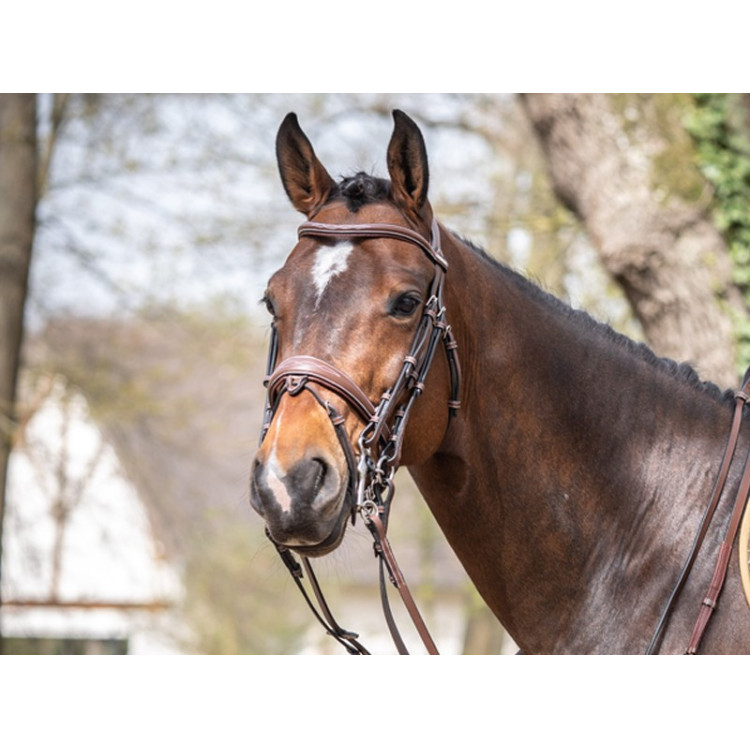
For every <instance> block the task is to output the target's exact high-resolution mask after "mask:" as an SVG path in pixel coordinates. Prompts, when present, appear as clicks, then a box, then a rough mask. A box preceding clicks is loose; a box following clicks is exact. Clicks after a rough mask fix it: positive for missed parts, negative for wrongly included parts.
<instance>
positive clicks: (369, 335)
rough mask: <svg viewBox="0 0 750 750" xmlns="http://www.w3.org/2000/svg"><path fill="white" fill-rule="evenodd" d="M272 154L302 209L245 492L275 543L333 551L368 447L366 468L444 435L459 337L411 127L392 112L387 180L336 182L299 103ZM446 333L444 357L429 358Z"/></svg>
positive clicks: (272, 308) (280, 291)
mask: <svg viewBox="0 0 750 750" xmlns="http://www.w3.org/2000/svg"><path fill="white" fill-rule="evenodd" d="M276 154H277V161H278V167H279V172H280V175H281V181H282V184H283V186H284V189H285V191H286V193H287V195H288V197H289V199H290V201H291V203H292V205H293V206H294V207H295V208H296V209H297V210H298V211H300V212H301V213H303V214H304V215H305V216H306V218H307V221H306V222H305V223H304V224H303V225H302V226H301V227H300V231H299V241H298V243H297V245H296V246H295V247H294V249H293V250H292V252H291V254H290V255H289V257H288V258H287V260H286V262H285V263H284V265H283V266H282V267H281V269H280V270H278V271H277V272H276V273H275V274H274V275H273V276H272V277H271V279H270V281H269V282H268V286H267V291H266V294H265V297H264V299H265V302H266V305H267V307H268V310H269V312H270V314H271V315H272V317H273V323H272V331H273V334H272V335H273V340H272V346H271V354H270V357H269V368H268V369H269V372H268V376H269V377H268V381H267V388H268V400H267V408H266V421H265V424H264V428H263V435H262V440H261V445H260V449H259V451H258V453H257V456H256V458H255V462H254V466H253V469H252V475H251V504H252V506H253V508H254V509H255V510H256V511H257V512H258V513H259V514H260V515H261V516H262V517H263V519H264V521H265V523H266V527H267V530H268V532H269V534H270V536H271V538H272V539H273V540H274V541H275V542H276V543H277V544H278V545H283V546H284V547H288V548H290V549H293V550H295V551H297V552H300V553H302V554H304V555H305V556H316V555H322V554H326V553H328V552H330V551H331V550H333V549H335V548H336V547H337V546H338V545H339V544H340V543H341V540H342V538H343V536H344V532H345V529H346V521H347V519H348V518H349V517H351V518H352V520H353V519H354V511H355V510H356V509H357V508H358V504H359V503H361V493H360V500H359V501H358V499H357V495H358V481H359V479H360V478H361V476H360V475H361V474H362V472H363V471H364V469H363V468H362V467H363V465H364V461H363V458H364V457H363V452H365V451H366V452H367V460H368V462H369V466H370V467H371V468H374V469H375V470H376V471H377V467H378V466H380V468H381V471H382V469H383V467H384V466H385V467H386V468H387V469H388V470H390V471H393V470H395V466H397V465H398V464H399V463H404V464H410V463H420V462H423V461H425V460H426V459H427V458H429V457H430V456H431V455H432V454H433V453H435V451H436V450H437V448H438V447H439V445H440V443H441V441H442V438H443V436H444V434H445V431H446V427H447V424H448V420H449V409H446V406H445V403H446V401H449V403H450V405H451V408H457V405H458V404H457V401H456V398H457V396H456V394H455V393H454V394H453V399H452V400H451V388H453V391H454V392H455V391H456V390H457V384H456V383H455V382H454V381H456V380H457V376H456V374H455V371H456V362H455V359H454V358H453V357H452V356H451V354H452V351H453V349H454V348H455V344H454V343H452V337H451V336H450V334H449V330H450V329H449V327H448V326H447V325H446V324H445V321H444V313H445V311H444V308H442V297H441V295H442V279H443V274H444V270H445V268H446V266H447V264H446V262H445V259H444V258H443V257H442V255H441V253H440V251H439V249H436V244H437V245H438V246H439V230H438V229H437V224H436V223H435V222H434V221H433V214H432V208H431V206H430V203H429V201H428V198H427V190H428V166H427V155H426V149H425V143H424V139H423V137H422V134H421V132H420V130H419V128H418V127H417V125H416V124H415V123H414V122H413V121H412V120H411V119H410V118H409V117H407V116H406V115H405V114H403V113H402V112H399V111H396V112H394V130H393V134H392V136H391V140H390V143H389V146H388V152H387V164H388V172H389V176H390V180H385V179H379V178H375V177H372V176H370V175H367V174H364V173H359V174H357V175H355V176H353V177H350V178H346V179H343V180H342V181H340V182H338V183H337V182H336V181H334V180H333V179H332V178H331V176H330V175H329V173H328V171H327V170H326V168H325V167H324V166H323V164H322V163H321V162H320V161H319V159H318V158H317V156H316V154H315V152H314V150H313V147H312V145H311V143H310V141H309V140H308V138H307V136H306V135H305V134H304V133H303V131H302V130H301V128H300V126H299V123H298V121H297V117H296V116H295V115H294V114H293V113H290V114H289V115H287V117H286V118H285V119H284V121H283V123H282V124H281V127H280V128H279V131H278V135H277V140H276ZM441 339H442V340H443V342H444V343H446V352H448V356H443V357H436V358H435V360H434V365H433V366H432V367H430V363H431V362H432V354H434V350H435V348H436V347H435V342H436V341H439V340H441ZM428 350H431V351H428ZM428 370H429V378H428V379H427V381H426V382H425V377H426V375H427V371H428ZM417 396H419V398H417ZM412 404H413V406H414V408H413V409H411V405H412ZM407 417H408V428H407V427H406V419H407ZM381 459H382V460H381Z"/></svg>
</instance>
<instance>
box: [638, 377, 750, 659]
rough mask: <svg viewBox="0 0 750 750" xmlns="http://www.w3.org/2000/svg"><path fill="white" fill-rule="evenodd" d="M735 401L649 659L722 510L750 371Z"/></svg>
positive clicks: (748, 391) (748, 393) (749, 385)
mask: <svg viewBox="0 0 750 750" xmlns="http://www.w3.org/2000/svg"><path fill="white" fill-rule="evenodd" d="M734 398H735V407H734V416H733V417H732V427H731V429H730V431H729V437H728V439H727V444H726V447H725V448H724V456H723V458H722V461H721V466H720V468H719V473H718V475H717V477H716V481H715V482H714V487H713V490H712V492H711V498H710V500H709V502H708V506H707V507H706V510H705V512H704V513H703V518H702V519H701V523H700V526H699V527H698V532H697V533H696V535H695V539H694V540H693V545H692V547H691V549H690V553H689V554H688V558H687V560H686V562H685V565H684V566H683V568H682V571H681V573H680V576H679V578H678V579H677V583H676V584H675V586H674V588H673V589H672V593H671V594H670V597H669V599H668V600H667V604H666V606H665V607H664V611H663V612H662V615H661V618H660V620H659V624H658V625H657V626H656V630H655V632H654V635H653V637H652V638H651V642H650V643H649V646H648V648H647V649H646V654H647V655H650V654H654V653H655V652H656V648H657V647H658V645H659V642H660V640H661V637H662V635H663V632H664V629H665V627H666V624H667V620H668V619H669V615H670V614H671V612H672V610H673V609H674V606H675V604H676V602H677V597H678V596H679V595H680V592H681V591H682V589H683V588H684V586H685V583H686V582H687V579H688V576H689V575H690V571H691V570H692V569H693V564H694V563H695V560H696V558H697V557H698V552H699V551H700V548H701V546H702V544H703V540H704V539H705V538H706V534H707V533H708V529H709V526H710V525H711V521H712V520H713V517H714V513H715V511H716V507H717V506H718V504H719V500H720V499H721V495H722V493H723V492H724V487H725V485H726V481H727V476H728V474H729V468H730V466H731V465H732V460H733V458H734V454H735V451H736V449H737V441H738V440H739V436H740V428H741V427H742V413H743V410H744V407H745V404H746V403H747V402H748V399H750V369H748V371H747V372H746V373H745V377H744V378H743V381H742V384H741V386H740V389H739V390H738V391H737V392H736V393H735V396H734Z"/></svg>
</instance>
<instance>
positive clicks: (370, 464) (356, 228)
mask: <svg viewBox="0 0 750 750" xmlns="http://www.w3.org/2000/svg"><path fill="white" fill-rule="evenodd" d="M297 233H298V236H299V237H300V238H302V237H307V236H310V237H323V238H336V239H339V238H340V239H374V238H390V239H395V240H400V241H403V242H407V243H409V244H411V245H414V246H416V247H418V248H419V249H420V250H422V252H424V253H425V255H426V256H427V257H428V258H429V259H430V260H431V261H432V262H433V264H434V269H435V272H434V276H433V279H432V282H431V284H430V288H429V291H428V294H427V301H426V302H425V304H424V307H423V311H422V317H421V320H420V322H419V324H418V326H417V331H416V334H415V336H414V339H413V342H412V345H411V348H410V350H409V352H408V354H407V355H406V356H405V357H404V359H403V362H402V366H401V370H400V372H399V375H398V377H397V378H396V381H395V383H394V384H393V386H392V387H391V388H389V389H388V390H387V391H386V392H385V393H384V394H383V395H382V396H381V398H380V401H379V402H378V403H377V404H374V403H372V401H371V400H370V399H369V397H368V396H367V395H366V394H365V393H364V391H363V390H362V389H361V388H360V387H359V386H358V385H357V383H355V382H354V380H353V379H352V378H351V377H350V376H349V375H347V374H346V373H345V372H343V371H342V370H340V369H338V368H337V367H335V366H334V365H332V364H330V363H328V362H325V361H323V360H321V359H318V358H317V357H312V356H306V355H296V356H291V357H288V358H287V359H285V360H284V361H283V362H281V363H279V364H277V362H276V359H277V355H278V334H277V331H276V328H275V326H272V329H271V342H270V345H269V351H268V362H267V366H266V379H265V381H264V385H265V386H266V408H265V415H264V420H263V427H262V430H261V436H260V441H261V443H262V442H263V439H264V438H265V435H266V433H267V432H268V429H269V427H270V426H271V421H272V420H273V417H274V414H275V413H276V410H277V409H278V406H279V403H280V401H281V398H282V397H283V396H285V395H288V396H290V397H292V398H293V397H295V396H297V395H299V394H300V393H301V392H302V391H303V390H304V391H307V392H308V393H310V394H312V396H313V397H314V398H315V400H316V401H317V402H318V404H319V405H320V406H321V407H322V408H323V409H324V410H325V412H326V413H327V414H328V417H329V419H330V420H331V423H332V425H333V428H334V431H335V433H336V436H337V438H338V440H339V443H340V444H341V448H342V450H343V453H344V456H345V458H346V462H347V467H348V472H349V483H348V486H347V490H346V501H345V502H346V503H347V504H348V505H349V508H350V512H351V522H352V524H354V522H355V520H356V517H357V514H359V515H360V516H361V518H362V520H363V522H364V524H365V526H366V527H367V528H368V530H369V531H370V533H371V534H372V537H373V547H374V551H375V556H376V557H377V558H378V561H379V570H380V594H381V602H382V607H383V613H384V616H385V619H386V623H387V625H388V629H389V631H390V633H391V637H392V638H393V641H394V643H395V645H396V648H397V650H398V652H399V653H400V654H408V651H407V649H406V646H405V644H404V641H403V639H402V638H401V635H400V634H399V632H398V628H397V626H396V623H395V620H394V618H393V614H392V612H391V609H390V605H389V603H388V593H387V585H386V574H387V576H388V578H389V580H390V582H391V583H392V584H393V585H394V586H395V587H396V589H397V590H398V592H399V594H400V596H401V598H402V600H403V602H404V605H405V606H406V609H407V612H408V613H409V616H410V617H411V619H412V622H413V623H414V626H415V627H416V630H417V632H418V634H419V636H420V638H421V640H422V642H423V643H424V645H425V647H426V649H427V651H428V653H430V654H437V653H438V650H437V647H436V646H435V643H434V641H433V639H432V637H431V635H430V633H429V631H428V630H427V627H426V625H425V623H424V620H423V619H422V616H421V614H420V613H419V610H418V609H417V606H416V603H415V601H414V598H413V597H412V595H411V592H410V591H409V587H408V585H407V583H406V580H405V578H404V576H403V573H402V572H401V569H400V568H399V565H398V563H397V561H396V558H395V555H394V554H393V549H392V547H391V545H390V543H389V541H388V538H387V529H388V517H389V514H390V508H391V503H392V500H393V496H394V484H393V478H394V475H395V473H396V469H397V468H398V466H399V464H400V460H401V452H402V448H403V440H404V433H405V429H406V425H407V422H408V419H409V415H410V413H411V410H412V408H413V406H414V403H415V402H416V400H417V398H418V397H419V396H420V395H421V393H422V392H423V390H424V383H425V378H426V377H427V373H428V372H429V369H430V366H431V364H432V361H433V359H434V356H435V353H436V351H437V348H438V344H439V343H440V342H442V343H443V346H444V349H445V352H446V356H447V361H448V366H449V370H450V381H451V392H450V398H449V400H448V411H449V414H450V416H451V417H452V416H453V415H455V413H456V412H457V410H458V409H459V408H460V405H461V404H460V400H459V391H460V383H461V369H460V365H459V361H458V354H457V344H456V340H455V338H454V336H453V334H452V332H451V329H450V326H449V325H448V324H447V322H446V311H445V307H444V305H443V283H444V279H445V274H446V272H447V270H448V264H447V262H446V260H445V258H444V256H443V254H442V250H441V247H440V230H439V228H438V224H437V221H435V220H433V223H432V237H431V241H428V240H427V239H425V238H424V237H423V236H422V235H421V234H419V233H418V232H416V231H414V230H412V229H409V228H408V227H403V226H400V225H397V224H384V223H380V224H324V223H320V222H314V221H308V222H305V223H304V224H302V225H301V226H300V227H299V229H298V231H297ZM319 387H322V388H323V389H324V391H328V392H331V393H334V394H336V396H338V397H340V398H341V399H343V400H344V401H345V402H346V403H347V405H348V406H349V407H350V408H351V409H352V411H353V413H354V414H355V415H356V416H357V418H358V419H359V420H360V421H361V422H362V423H363V425H364V427H363V429H362V431H361V433H360V435H359V439H358V441H357V446H358V456H355V454H354V451H353V450H352V447H351V445H350V443H349V440H348V437H347V434H346V431H345V429H344V421H345V420H344V416H343V415H342V414H340V413H339V412H338V411H337V410H336V409H335V408H334V407H333V406H332V405H331V403H330V402H329V401H328V400H327V399H326V398H325V396H324V395H323V394H321V392H320V391H319ZM266 535H267V536H268V538H269V539H270V540H271V542H273V544H274V546H275V547H276V550H277V552H278V553H279V555H280V556H281V559H282V560H283V561H284V564H285V565H286V567H287V569H288V570H289V572H290V573H291V575H292V577H293V579H294V582H295V584H296V585H297V587H298V589H299V590H300V592H301V593H302V595H303V597H304V599H305V601H306V602H307V604H308V606H309V607H310V609H311V611H312V612H313V614H314V615H315V617H316V619H317V620H318V621H319V622H320V624H321V625H322V626H323V628H324V629H325V631H326V632H327V633H328V634H329V635H330V636H332V637H333V638H334V639H335V640H336V641H338V642H339V643H340V644H341V645H342V646H343V647H344V648H345V649H346V650H347V651H348V652H349V653H350V654H354V655H356V654H369V651H367V649H366V648H365V647H364V646H362V644H361V643H360V642H359V641H358V640H357V639H358V637H359V636H358V635H357V634H356V633H352V632H351V631H348V630H345V629H343V628H342V627H340V626H339V624H338V623H337V622H336V620H335V618H334V617H333V614H332V613H331V610H330V608H329V607H328V604H327V603H326V600H325V598H324V596H323V594H322V591H321V589H320V585H319V584H318V580H317V578H316V577H315V573H314V571H313V569H312V565H311V563H310V560H309V558H308V557H307V556H305V555H304V554H302V553H300V552H298V553H297V554H299V557H300V558H301V565H300V563H299V562H297V560H296V559H295V556H294V554H293V551H292V550H290V549H288V548H286V547H284V546H283V545H280V544H278V543H276V542H275V541H274V540H273V539H272V538H271V536H270V534H269V533H268V530H266ZM304 574H307V578H308V580H309V584H310V588H311V589H312V592H313V596H314V599H315V601H316V602H317V605H318V607H317V608H316V606H315V603H314V602H313V599H312V598H311V596H310V595H309V594H308V593H307V590H306V589H305V586H304V585H303V583H302V580H303V578H304Z"/></svg>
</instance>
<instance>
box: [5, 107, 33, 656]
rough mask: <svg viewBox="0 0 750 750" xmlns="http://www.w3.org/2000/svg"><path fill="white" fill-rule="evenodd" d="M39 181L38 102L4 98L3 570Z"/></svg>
mask: <svg viewBox="0 0 750 750" xmlns="http://www.w3.org/2000/svg"><path fill="white" fill-rule="evenodd" d="M37 177H38V175H37V141H36V97H35V96H34V95H33V94H3V95H0V565H1V564H2V563H1V561H2V531H3V518H4V515H5V487H6V474H7V468H8V457H9V455H10V449H11V445H12V441H13V434H14V431H15V424H16V416H15V400H16V386H17V382H18V368H19V361H20V352H21V341H22V338H23V320H24V309H25V305H26V293H27V285H28V274H29V266H30V263H31V248H32V243H33V239H34V229H35V214H36V200H37ZM1 582H2V568H1V567H0V583H1ZM1 606H2V601H1V600H0V607H1ZM0 653H2V631H1V630H0Z"/></svg>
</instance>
